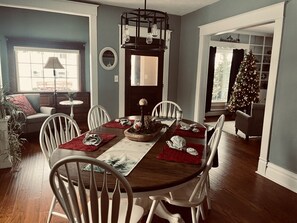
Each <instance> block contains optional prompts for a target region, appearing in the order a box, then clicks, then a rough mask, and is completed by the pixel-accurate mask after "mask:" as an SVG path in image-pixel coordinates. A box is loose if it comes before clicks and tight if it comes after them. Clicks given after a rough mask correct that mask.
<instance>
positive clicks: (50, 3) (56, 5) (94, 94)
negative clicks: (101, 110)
mask: <svg viewBox="0 0 297 223" xmlns="http://www.w3.org/2000/svg"><path fill="white" fill-rule="evenodd" d="M0 6H6V7H13V8H23V9H31V10H38V11H46V12H54V13H61V14H69V15H79V16H85V17H88V18H89V43H90V92H91V106H92V105H94V104H98V92H99V83H98V54H97V7H98V6H97V5H92V4H85V3H81V2H71V1H64V0H26V1H20V0H0Z"/></svg>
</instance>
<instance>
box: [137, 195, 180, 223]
mask: <svg viewBox="0 0 297 223" xmlns="http://www.w3.org/2000/svg"><path fill="white" fill-rule="evenodd" d="M152 203H153V202H152V200H151V199H149V198H148V197H147V198H137V199H136V201H135V204H137V205H139V206H141V207H142V208H143V209H144V214H148V213H149V210H150V207H151V206H152ZM156 205H157V206H156V208H155V210H154V213H151V215H153V214H156V215H157V216H158V217H160V218H163V219H166V220H167V221H169V222H170V223H185V222H184V220H183V219H182V217H181V216H180V214H172V213H170V212H169V211H168V210H167V208H166V207H165V206H164V204H163V203H162V202H159V203H157V204H156ZM151 218H152V216H150V213H149V215H148V218H147V220H146V223H151V220H152V219H151Z"/></svg>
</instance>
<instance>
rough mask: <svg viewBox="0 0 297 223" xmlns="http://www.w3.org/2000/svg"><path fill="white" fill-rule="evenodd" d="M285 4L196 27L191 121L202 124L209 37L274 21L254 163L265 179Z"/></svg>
mask: <svg viewBox="0 0 297 223" xmlns="http://www.w3.org/2000/svg"><path fill="white" fill-rule="evenodd" d="M284 6H285V3H284V2H282V3H278V4H274V5H271V6H267V7H264V8H261V9H258V10H254V11H250V12H247V13H243V14H240V15H237V16H234V17H230V18H227V19H223V20H220V21H217V22H214V23H210V24H207V25H204V26H200V27H199V28H200V36H199V52H198V59H199V60H198V64H197V80H196V81H197V82H196V100H195V111H194V119H195V121H198V122H203V119H204V115H205V113H204V110H205V98H206V97H205V96H206V90H205V88H204V87H203V86H205V85H206V83H207V77H206V75H204V74H205V73H207V62H208V60H207V59H206V58H208V55H209V54H208V47H209V41H210V36H211V35H213V34H216V33H219V32H228V31H229V32H230V30H238V29H242V28H245V27H252V26H257V25H261V24H266V23H271V22H274V36H273V44H272V45H273V48H272V53H271V64H270V75H269V76H270V77H269V82H268V86H267V98H266V109H265V114H264V124H263V135H262V141H261V152H260V157H259V162H258V169H257V173H259V174H261V175H263V176H266V169H267V166H268V163H269V162H268V155H269V143H270V133H271V120H272V113H273V107H274V97H275V86H276V80H277V75H278V72H277V71H278V64H279V55H280V48H281V38H282V28H283V15H284Z"/></svg>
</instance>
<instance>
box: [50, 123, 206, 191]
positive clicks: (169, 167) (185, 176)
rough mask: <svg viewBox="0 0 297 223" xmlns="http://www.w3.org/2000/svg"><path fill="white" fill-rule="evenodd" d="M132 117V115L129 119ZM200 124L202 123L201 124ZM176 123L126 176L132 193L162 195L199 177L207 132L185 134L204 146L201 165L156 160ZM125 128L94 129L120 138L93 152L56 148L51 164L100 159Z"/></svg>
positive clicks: (204, 158)
mask: <svg viewBox="0 0 297 223" xmlns="http://www.w3.org/2000/svg"><path fill="white" fill-rule="evenodd" d="M129 119H130V118H129ZM183 121H184V122H186V123H189V124H191V123H194V122H192V121H189V120H184V119H183ZM199 125H200V126H201V127H204V126H203V125H201V124H199ZM176 127H177V125H176V124H175V123H173V124H172V125H171V127H170V128H169V129H168V130H167V131H166V132H165V133H164V134H163V135H162V136H161V137H160V138H159V140H158V141H157V143H155V144H154V146H153V147H152V148H151V149H150V150H149V152H148V153H147V154H146V155H145V156H144V158H142V160H141V161H140V162H139V163H138V164H137V166H136V167H135V168H134V169H133V170H132V172H131V173H130V174H129V175H128V176H127V177H126V179H127V180H128V181H129V183H130V185H131V187H132V190H133V193H138V194H139V196H148V195H154V194H160V191H162V192H165V191H166V192H168V191H171V190H172V188H176V187H178V186H179V185H182V184H184V183H186V182H188V181H189V180H191V179H193V178H195V177H196V176H198V175H199V174H200V173H201V172H202V170H203V168H204V166H205V160H206V154H207V152H206V151H207V146H206V145H207V140H206V134H207V131H205V137H204V138H189V137H184V138H185V139H186V141H187V143H197V144H202V145H204V152H203V157H202V162H201V164H199V165H197V164H187V163H178V162H170V161H165V160H160V159H157V156H158V154H160V153H161V152H162V150H163V147H164V145H166V140H168V139H170V138H171V137H172V136H173V132H174V130H175V129H176ZM124 130H125V129H119V128H107V127H104V126H101V127H99V128H97V129H95V130H92V132H95V133H111V134H115V135H116V136H117V137H116V138H114V139H112V140H111V141H109V142H108V143H106V144H105V145H102V146H101V147H100V148H99V149H97V150H96V151H93V152H86V151H77V150H69V149H56V150H55V151H54V152H53V154H52V157H51V165H53V164H54V163H55V162H57V161H58V160H60V159H62V158H65V157H67V156H70V155H82V156H89V157H95V158H97V157H98V156H99V155H101V154H102V153H103V152H105V151H106V150H108V149H109V148H110V147H112V146H113V145H114V144H116V143H117V142H119V141H120V140H121V139H123V138H124V137H125V136H124Z"/></svg>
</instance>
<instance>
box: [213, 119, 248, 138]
mask: <svg viewBox="0 0 297 223" xmlns="http://www.w3.org/2000/svg"><path fill="white" fill-rule="evenodd" d="M207 124H208V125H211V126H214V125H215V124H216V122H207ZM223 131H224V132H226V133H229V134H232V135H235V136H239V137H241V138H244V139H245V134H244V133H242V132H241V131H239V130H238V133H237V135H236V133H235V121H225V122H224V126H223Z"/></svg>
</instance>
